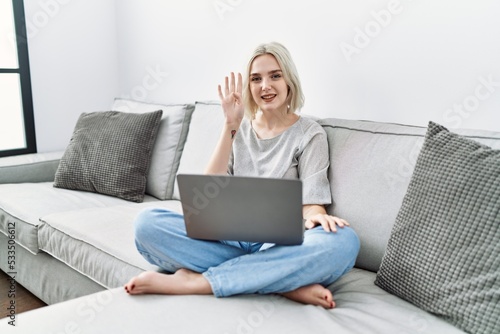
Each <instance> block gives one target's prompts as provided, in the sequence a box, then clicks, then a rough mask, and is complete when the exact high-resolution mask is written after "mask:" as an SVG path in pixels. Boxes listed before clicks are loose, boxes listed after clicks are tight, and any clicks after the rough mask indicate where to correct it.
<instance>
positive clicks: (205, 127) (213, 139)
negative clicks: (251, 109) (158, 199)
mask: <svg viewBox="0 0 500 334" xmlns="http://www.w3.org/2000/svg"><path fill="white" fill-rule="evenodd" d="M223 124H224V113H223V111H222V107H221V105H220V103H219V102H215V101H205V102H196V104H195V109H194V112H193V114H192V116H191V122H190V124H189V133H188V136H187V138H186V143H185V145H184V152H183V153H182V157H181V161H180V164H179V169H178V171H177V173H178V174H203V171H204V170H205V167H206V166H207V164H208V161H209V160H210V157H211V156H212V153H213V151H214V149H215V145H216V144H217V141H218V139H219V137H220V133H221V131H222V126H223ZM173 199H180V197H179V189H178V188H177V180H175V188H174V195H173Z"/></svg>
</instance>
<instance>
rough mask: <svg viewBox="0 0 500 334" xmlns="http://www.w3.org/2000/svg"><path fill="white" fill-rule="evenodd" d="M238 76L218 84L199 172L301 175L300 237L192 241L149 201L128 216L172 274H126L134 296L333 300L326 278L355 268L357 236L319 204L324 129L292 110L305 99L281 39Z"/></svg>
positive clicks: (142, 246) (322, 200)
mask: <svg viewBox="0 0 500 334" xmlns="http://www.w3.org/2000/svg"><path fill="white" fill-rule="evenodd" d="M246 76H247V80H246V82H245V85H244V90H245V91H244V92H243V84H242V76H241V74H238V76H237V78H236V76H235V75H234V73H231V75H230V78H228V77H226V78H225V84H224V89H222V87H221V86H220V85H219V87H218V90H219V97H220V100H221V104H222V109H223V111H224V116H225V123H224V126H223V130H222V133H221V135H220V138H219V141H218V144H217V146H216V148H215V151H214V153H213V156H212V158H211V160H210V162H209V164H208V166H207V168H206V173H207V174H227V173H229V174H231V175H242V176H259V177H272V178H299V179H301V180H302V183H303V210H302V211H303V216H304V219H306V223H305V226H306V231H305V236H304V242H303V244H302V245H298V246H279V245H269V244H264V245H263V244H261V243H249V242H236V241H220V242H214V241H204V240H195V239H191V238H189V237H187V236H186V231H185V228H184V220H183V217H182V215H180V214H178V213H175V212H172V211H168V210H165V209H147V210H145V211H143V212H142V213H141V214H140V215H139V216H138V217H137V220H136V225H135V226H136V245H137V249H138V250H139V252H140V253H141V254H142V255H143V256H144V257H145V258H146V259H147V260H148V261H149V262H151V263H153V264H155V265H157V266H159V267H161V268H163V269H164V270H167V271H169V272H172V273H174V274H171V275H167V274H162V273H158V272H145V273H142V274H140V275H139V276H137V277H134V278H132V279H131V280H130V281H129V282H128V283H127V284H126V285H125V290H126V291H127V292H128V293H129V294H132V295H133V294H143V293H158V294H213V295H215V296H216V297H225V296H231V295H236V294H254V293H258V294H268V293H279V294H281V295H283V296H285V297H287V298H289V299H292V300H295V301H298V302H301V303H305V304H313V305H321V306H323V307H325V308H333V307H335V302H334V300H333V296H332V293H331V292H330V290H328V289H327V288H326V287H327V286H328V285H329V284H331V283H333V282H334V281H335V280H337V279H338V278H339V277H340V276H342V275H343V274H345V273H346V272H348V271H349V270H350V269H351V268H352V267H353V265H354V262H355V260H356V256H357V254H358V251H359V239H358V237H357V236H356V234H355V232H354V231H353V230H352V229H351V228H350V227H349V226H348V225H349V224H348V223H347V222H346V221H345V220H343V219H340V218H338V217H334V216H330V215H328V214H327V212H326V210H325V205H327V204H330V203H331V193H330V185H329V182H328V179H327V170H328V167H329V157H328V143H327V139H326V134H325V132H324V131H323V129H322V127H321V126H320V125H318V124H317V123H316V122H314V121H312V120H310V119H307V118H304V117H300V116H299V115H297V114H296V111H297V110H299V109H300V108H301V107H302V105H303V101H304V98H303V94H302V89H301V86H300V81H299V78H298V74H297V70H296V68H295V65H294V63H293V61H292V59H291V57H290V54H289V52H288V50H287V49H286V48H285V47H284V46H283V45H281V44H279V43H269V44H263V45H260V46H258V47H257V48H256V50H255V52H254V54H253V56H252V57H251V59H250V61H249V63H248V68H247V73H246ZM245 114H246V116H247V117H244V115H245ZM337 227H339V228H337Z"/></svg>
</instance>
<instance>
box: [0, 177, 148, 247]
mask: <svg viewBox="0 0 500 334" xmlns="http://www.w3.org/2000/svg"><path fill="white" fill-rule="evenodd" d="M144 201H145V202H151V201H158V200H157V199H156V198H154V197H151V196H145V197H144ZM124 203H128V201H125V200H123V199H120V198H117V197H112V196H106V195H101V194H96V193H90V192H85V191H75V190H67V189H59V188H54V187H53V186H52V182H42V183H19V184H3V185H1V186H0V232H2V233H3V234H5V235H8V224H9V222H10V223H15V229H16V230H15V241H16V242H17V243H18V244H19V245H21V246H23V247H24V248H26V249H27V250H29V251H30V252H31V253H33V254H36V253H38V251H39V247H38V228H39V226H40V225H41V224H42V223H41V222H40V221H39V218H40V217H42V216H44V215H47V214H50V213H54V212H64V211H71V210H77V209H84V208H104V207H107V206H114V205H123V204H124Z"/></svg>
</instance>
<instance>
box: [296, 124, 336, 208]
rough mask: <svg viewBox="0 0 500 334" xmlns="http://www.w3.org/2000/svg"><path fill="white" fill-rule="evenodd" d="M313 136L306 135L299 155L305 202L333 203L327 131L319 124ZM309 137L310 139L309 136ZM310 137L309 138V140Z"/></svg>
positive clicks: (299, 168) (299, 171) (298, 169)
mask: <svg viewBox="0 0 500 334" xmlns="http://www.w3.org/2000/svg"><path fill="white" fill-rule="evenodd" d="M315 128H317V130H316V129H315V131H314V132H313V134H312V135H311V136H306V138H305V139H306V142H305V143H304V145H305V146H304V148H303V150H302V153H301V154H300V156H299V157H298V167H297V171H298V174H299V178H300V180H302V198H303V204H304V205H305V204H325V205H326V204H331V202H332V195H331V191H330V182H329V181H328V167H329V166H330V158H329V151H328V141H327V138H326V133H325V131H324V130H323V128H321V126H319V125H318V127H315ZM307 137H309V139H308V138H307ZM307 139H308V140H307Z"/></svg>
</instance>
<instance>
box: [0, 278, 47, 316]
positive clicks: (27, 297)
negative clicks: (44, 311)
mask: <svg viewBox="0 0 500 334" xmlns="http://www.w3.org/2000/svg"><path fill="white" fill-rule="evenodd" d="M12 292H14V293H15V296H14V295H13V294H12ZM12 302H14V303H15V308H16V310H15V314H19V313H22V312H26V311H29V310H33V309H36V308H40V307H44V306H47V304H45V303H44V302H42V301H41V300H40V299H38V298H37V297H35V296H33V295H32V294H31V293H30V292H29V291H28V290H26V289H25V288H24V287H22V286H21V285H19V284H15V285H11V279H10V277H9V276H8V275H7V274H6V273H4V272H3V271H1V270H0V319H1V318H5V317H7V316H9V310H8V307H9V306H10V305H11V303H12Z"/></svg>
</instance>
